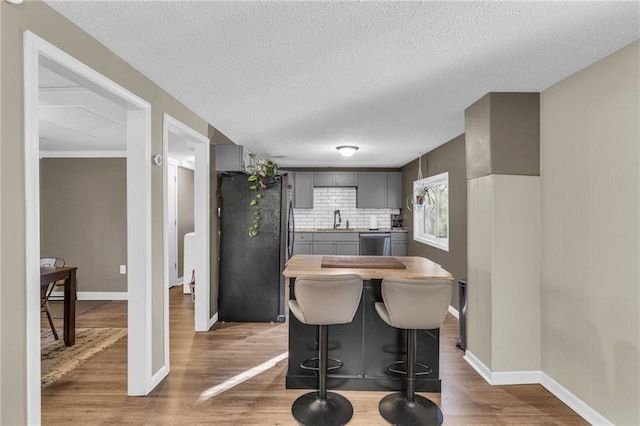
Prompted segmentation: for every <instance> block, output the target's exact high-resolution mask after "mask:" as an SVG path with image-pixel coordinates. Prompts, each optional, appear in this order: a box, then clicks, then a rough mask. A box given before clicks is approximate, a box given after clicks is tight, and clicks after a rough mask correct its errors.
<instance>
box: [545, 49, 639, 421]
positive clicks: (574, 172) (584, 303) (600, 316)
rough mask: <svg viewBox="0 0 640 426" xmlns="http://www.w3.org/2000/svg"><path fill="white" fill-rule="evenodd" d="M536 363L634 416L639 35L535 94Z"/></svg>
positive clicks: (590, 400)
mask: <svg viewBox="0 0 640 426" xmlns="http://www.w3.org/2000/svg"><path fill="white" fill-rule="evenodd" d="M540 118H541V133H540V134H541V153H542V156H541V179H542V186H541V188H542V200H541V202H542V207H541V210H542V287H541V311H542V315H541V317H542V370H543V371H544V373H545V374H547V375H548V376H549V377H551V378H552V379H553V380H555V381H556V382H558V383H559V384H560V385H562V386H564V387H565V388H566V389H568V390H569V391H570V392H572V393H573V394H574V395H576V396H577V397H578V398H580V399H582V400H583V401H584V402H585V403H587V404H588V405H590V406H591V407H593V408H594V409H595V410H597V411H598V412H599V413H600V414H602V415H603V416H605V417H606V418H607V419H608V420H609V421H610V422H613V423H614V424H617V425H638V424H640V309H639V307H640V219H639V218H640V172H639V171H640V129H639V127H640V124H639V123H640V42H635V43H633V44H632V45H630V46H628V47H626V48H624V49H622V50H621V51H619V52H617V53H615V54H613V55H611V56H609V57H608V58H605V59H604V60H602V61H600V62H598V63H596V64H594V65H592V66H590V67H588V68H586V69H585V70H583V71H581V72H579V73H577V74H575V75H573V76H571V77H569V78H567V79H566V80H563V81H561V82H560V83H558V84H556V85H555V86H552V87H551V88H549V89H547V90H545V91H543V92H542V94H541V103H540Z"/></svg>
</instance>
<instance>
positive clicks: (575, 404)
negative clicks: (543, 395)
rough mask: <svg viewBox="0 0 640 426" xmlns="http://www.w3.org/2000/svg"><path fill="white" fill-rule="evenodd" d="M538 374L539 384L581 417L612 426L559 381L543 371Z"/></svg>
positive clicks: (601, 425) (601, 424) (597, 423)
mask: <svg viewBox="0 0 640 426" xmlns="http://www.w3.org/2000/svg"><path fill="white" fill-rule="evenodd" d="M540 376H541V377H540V379H541V380H540V384H541V385H542V386H544V387H545V388H546V389H547V390H548V391H549V392H551V393H552V394H553V395H555V396H556V398H558V399H559V400H560V401H562V402H564V403H565V404H566V405H567V406H568V407H569V408H571V409H572V410H573V411H575V412H576V413H578V415H580V416H581V417H582V418H583V419H585V420H586V421H588V422H589V423H591V424H592V425H595V426H613V424H614V423H612V422H610V421H609V420H607V419H606V418H605V417H604V416H602V415H601V414H600V413H598V412H597V411H596V410H594V409H593V408H591V407H590V406H589V405H588V404H587V403H585V402H584V401H583V400H581V399H580V398H578V397H577V396H575V395H574V394H573V393H571V392H570V391H569V390H568V389H567V388H565V387H564V386H562V385H561V384H560V383H558V382H556V381H555V380H553V379H552V378H551V377H549V376H548V375H546V374H545V373H541V374H540Z"/></svg>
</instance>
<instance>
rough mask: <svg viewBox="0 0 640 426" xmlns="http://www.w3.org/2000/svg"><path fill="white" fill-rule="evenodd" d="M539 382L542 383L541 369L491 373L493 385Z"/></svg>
mask: <svg viewBox="0 0 640 426" xmlns="http://www.w3.org/2000/svg"><path fill="white" fill-rule="evenodd" d="M538 383H540V370H531V371H494V372H492V373H491V384H492V385H533V384H538Z"/></svg>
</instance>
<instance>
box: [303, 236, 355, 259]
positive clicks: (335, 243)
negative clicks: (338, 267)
mask: <svg viewBox="0 0 640 426" xmlns="http://www.w3.org/2000/svg"><path fill="white" fill-rule="evenodd" d="M359 252H360V235H359V234H358V233H357V232H314V233H313V254H320V255H327V256H331V255H351V256H355V255H358V253H359Z"/></svg>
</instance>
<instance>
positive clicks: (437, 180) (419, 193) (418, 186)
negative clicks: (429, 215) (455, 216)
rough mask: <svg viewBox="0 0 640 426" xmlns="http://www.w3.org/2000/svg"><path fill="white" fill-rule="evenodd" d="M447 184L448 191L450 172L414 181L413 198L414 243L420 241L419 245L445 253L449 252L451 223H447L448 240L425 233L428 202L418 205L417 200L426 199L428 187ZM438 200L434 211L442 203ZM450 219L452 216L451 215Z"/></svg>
mask: <svg viewBox="0 0 640 426" xmlns="http://www.w3.org/2000/svg"><path fill="white" fill-rule="evenodd" d="M443 182H444V183H446V184H447V190H448V187H449V172H444V173H440V174H437V175H433V176H429V177H426V178H424V179H420V180H416V181H413V194H414V195H413V197H414V198H415V199H414V200H412V201H413V203H414V208H413V225H414V226H413V240H414V241H418V242H419V243H422V244H426V245H429V246H432V247H435V248H438V249H440V250H444V251H447V252H448V251H449V235H450V234H451V227H450V225H451V224H450V223H447V238H439V237H437V236H436V235H435V234H434V235H430V234H427V233H425V231H424V221H425V218H424V215H425V212H424V210H425V208H426V207H425V204H427V203H426V200H423V202H422V204H417V198H418V197H422V198H424V193H423V190H424V189H425V188H427V187H435V186H436V185H438V184H441V183H443ZM435 198H436V201H435V202H434V203H435V205H434V207H433V208H434V209H436V211H437V210H438V208H439V204H440V201H439V199H437V197H435ZM448 213H449V205H447V214H448ZM439 217H440V216H439V213H436V225H435V227H436V230H434V232H437V228H438V227H439ZM449 217H450V215H449Z"/></svg>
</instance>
